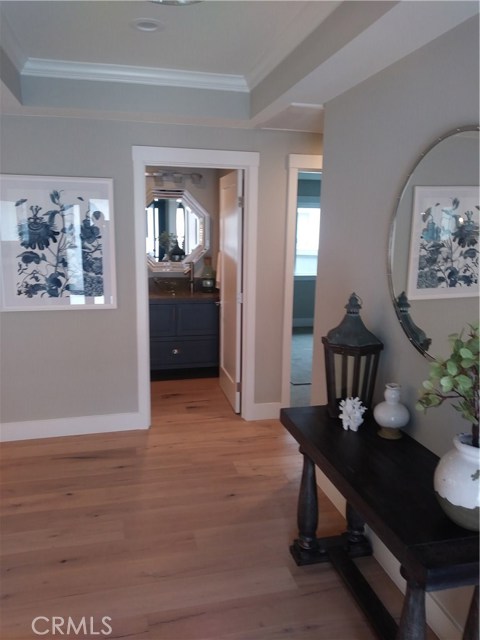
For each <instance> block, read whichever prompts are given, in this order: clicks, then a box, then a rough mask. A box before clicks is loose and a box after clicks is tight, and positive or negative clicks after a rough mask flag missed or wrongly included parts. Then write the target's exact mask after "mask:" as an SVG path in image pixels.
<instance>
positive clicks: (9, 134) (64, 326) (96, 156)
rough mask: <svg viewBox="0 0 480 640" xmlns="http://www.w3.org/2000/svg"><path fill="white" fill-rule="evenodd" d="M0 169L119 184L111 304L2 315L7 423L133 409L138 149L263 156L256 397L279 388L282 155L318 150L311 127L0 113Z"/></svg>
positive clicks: (272, 395)
mask: <svg viewBox="0 0 480 640" xmlns="http://www.w3.org/2000/svg"><path fill="white" fill-rule="evenodd" d="M0 143H1V148H2V173H18V174H25V175H29V174H33V175H51V176H55V175H66V176H83V177H87V176H88V177H90V176H91V177H111V178H113V180H114V209H115V242H116V269H117V288H118V309H116V310H103V311H96V310H95V311H62V312H60V311H57V312H49V311H41V312H35V311H31V312H9V313H4V314H2V324H1V350H2V352H1V358H0V363H1V364H0V366H1V373H2V385H1V398H0V407H1V419H2V421H4V422H17V421H30V420H40V419H54V418H66V417H74V416H88V415H103V414H116V413H123V412H126V413H128V412H132V411H136V410H137V405H138V396H137V379H136V359H137V353H136V321H135V274H134V252H133V233H134V221H133V169H132V151H131V148H132V146H133V145H151V146H167V147H187V148H207V149H225V150H238V151H258V152H259V153H260V171H259V179H260V192H259V222H258V236H259V239H260V242H259V252H258V269H259V276H258V281H257V287H258V296H257V303H256V315H257V328H258V333H257V344H258V349H257V353H256V363H255V368H256V375H257V381H256V402H275V401H276V402H278V401H279V399H280V388H281V349H280V345H281V342H282V317H283V286H282V280H283V272H284V269H283V258H282V252H281V251H278V247H279V246H284V244H285V215H286V184H287V173H286V166H287V156H288V154H289V153H306V154H317V153H321V137H320V136H315V135H311V134H294V133H281V132H260V131H243V130H227V129H212V128H207V127H203V128H202V127H195V126H189V127H186V126H166V125H165V126H163V125H158V124H148V123H132V122H112V121H106V120H100V119H98V120H96V119H81V118H54V117H22V116H6V115H5V116H3V117H2V122H1V140H0Z"/></svg>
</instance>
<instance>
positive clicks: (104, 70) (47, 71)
mask: <svg viewBox="0 0 480 640" xmlns="http://www.w3.org/2000/svg"><path fill="white" fill-rule="evenodd" d="M22 76H36V77H41V78H61V79H64V80H65V79H66V80H93V81H98V80H100V81H101V82H127V83H132V84H144V85H154V86H157V87H158V86H160V87H186V88H190V89H213V90H216V91H236V92H241V93H248V86H247V82H246V80H245V78H244V77H243V76H240V75H227V74H221V73H208V72H199V71H183V70H182V69H175V70H172V69H159V68H154V67H135V66H131V65H120V64H98V63H86V62H73V61H68V60H47V59H43V58H29V59H28V60H27V61H26V62H25V64H24V65H23V69H22Z"/></svg>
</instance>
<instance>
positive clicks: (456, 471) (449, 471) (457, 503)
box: [433, 433, 480, 531]
mask: <svg viewBox="0 0 480 640" xmlns="http://www.w3.org/2000/svg"><path fill="white" fill-rule="evenodd" d="M471 441H472V436H471V435H469V434H466V433H461V434H460V435H458V436H455V438H454V439H453V445H454V448H453V449H451V450H450V451H448V453H446V454H445V455H444V456H443V457H442V458H440V462H439V463H438V465H437V468H436V469H435V473H434V476H433V486H434V489H435V495H436V496H437V498H438V501H439V503H440V506H441V507H442V509H443V510H444V512H445V513H446V515H447V516H448V517H449V518H450V520H453V522H455V523H456V524H459V525H460V526H461V527H464V528H465V529H470V530H471V531H478V530H479V512H480V479H479V476H480V449H478V448H477V447H472V445H471V444H470V443H471Z"/></svg>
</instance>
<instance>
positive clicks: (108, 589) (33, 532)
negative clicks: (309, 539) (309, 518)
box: [1, 379, 434, 640]
mask: <svg viewBox="0 0 480 640" xmlns="http://www.w3.org/2000/svg"><path fill="white" fill-rule="evenodd" d="M152 402H153V407H152V409H153V424H152V428H151V429H150V430H149V431H148V432H139V431H132V432H121V433H111V434H101V435H89V436H78V437H69V438H54V439H53V438H52V439H44V440H37V441H24V442H16V443H15V442H13V443H6V444H4V445H3V446H2V495H3V497H2V513H1V515H2V521H1V565H2V567H1V568H2V580H1V589H2V601H1V602H2V617H1V638H2V640H18V639H21V638H22V639H24V638H25V639H26V638H39V637H43V638H50V637H59V636H60V635H61V634H60V633H59V632H58V631H57V633H56V634H55V636H53V635H52V634H51V633H49V634H45V635H42V636H40V635H35V634H34V633H33V631H32V628H31V624H32V620H33V619H34V618H35V617H37V616H43V617H44V618H48V619H51V618H52V617H53V616H56V617H57V622H58V620H59V619H60V618H64V619H65V621H68V618H71V620H72V621H73V623H74V624H75V625H78V624H80V622H81V619H82V618H83V617H85V619H86V621H87V622H88V624H89V625H93V626H92V627H91V628H90V631H87V633H80V634H79V635H74V633H73V631H72V630H71V633H70V635H69V636H68V637H82V638H102V637H110V638H130V639H135V640H140V639H148V640H277V639H287V640H371V639H373V638H374V634H373V632H372V631H371V629H370V627H369V626H368V624H367V623H366V621H365V619H364V616H363V614H362V613H361V611H360V610H359V609H358V608H357V605H356V604H355V602H354V600H353V599H352V597H351V596H350V594H349V592H348V591H347V590H346V588H345V587H344V586H343V584H342V582H341V580H340V578H339V577H338V576H337V575H336V573H335V572H334V571H333V570H332V569H331V568H330V567H329V566H328V565H316V566H310V567H297V566H296V565H295V563H294V562H293V560H292V559H291V556H290V554H289V551H288V546H289V543H290V541H291V540H292V539H293V538H294V536H295V534H296V499H297V493H298V486H299V479H300V472H301V456H300V454H299V453H298V448H297V445H296V443H295V442H294V441H293V439H292V438H291V437H290V436H289V434H287V433H286V431H285V430H284V429H283V428H282V426H281V425H280V423H279V422H278V421H276V420H270V421H261V422H245V421H243V420H242V419H241V418H240V417H238V416H236V415H234V414H233V413H232V411H231V409H230V408H229V406H228V404H227V403H226V401H225V399H224V397H223V395H222V393H221V391H220V389H219V387H218V380H216V379H197V380H176V381H162V382H154V383H152ZM319 500H320V508H321V514H322V515H321V522H320V533H321V534H324V535H332V534H334V533H337V532H340V531H342V530H343V527H344V522H343V520H342V518H341V517H340V515H339V514H338V512H337V511H336V510H335V509H334V508H333V507H332V506H331V504H330V503H329V502H328V500H327V499H326V498H325V497H324V496H323V495H322V494H320V496H319ZM360 564H361V565H362V568H363V569H364V571H365V573H366V574H367V575H368V576H369V578H370V579H371V580H372V581H373V582H374V584H376V585H377V587H378V588H379V589H380V593H381V594H382V597H383V598H384V600H385V602H386V604H387V605H388V606H389V607H390V608H391V610H392V612H393V614H394V615H395V617H397V619H398V616H399V614H400V609H401V603H402V597H401V595H400V593H399V592H398V591H397V589H396V588H395V587H394V586H393V584H392V583H391V582H390V580H389V579H388V578H387V577H386V576H385V574H384V573H383V571H382V570H381V569H380V568H379V567H378V565H377V563H376V562H375V561H374V560H373V559H371V558H368V559H362V560H361V561H360ZM103 616H108V617H109V618H111V621H110V622H109V624H110V626H111V627H112V633H111V634H110V635H108V636H107V635H102V634H101V631H108V629H107V627H105V626H102V622H101V619H102V617H103ZM48 624H49V623H47V622H46V621H45V620H44V619H42V620H40V621H39V623H38V626H37V629H38V630H39V631H45V630H46V629H47V628H49V627H48ZM64 629H65V627H64ZM71 629H72V628H71ZM63 637H67V636H66V635H64V636H63ZM433 637H434V636H432V635H430V636H429V638H433Z"/></svg>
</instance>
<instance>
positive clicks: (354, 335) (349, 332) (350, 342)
mask: <svg viewBox="0 0 480 640" xmlns="http://www.w3.org/2000/svg"><path fill="white" fill-rule="evenodd" d="M361 308H362V305H361V304H360V298H359V297H358V296H357V294H356V293H352V294H351V296H350V298H349V299H348V303H347V304H346V305H345V309H346V310H347V313H346V314H345V317H344V318H343V320H342V321H341V323H340V324H339V325H338V327H335V328H334V329H331V330H330V331H329V332H328V333H327V337H326V338H323V342H324V343H325V342H326V343H327V344H330V345H338V346H342V347H356V348H362V347H376V348H379V349H380V350H381V349H382V348H383V344H382V342H381V341H380V340H379V339H378V338H377V337H376V336H374V335H373V333H372V332H371V331H369V330H368V329H367V327H366V326H365V325H364V324H363V320H362V319H361V317H360V309H361Z"/></svg>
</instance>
